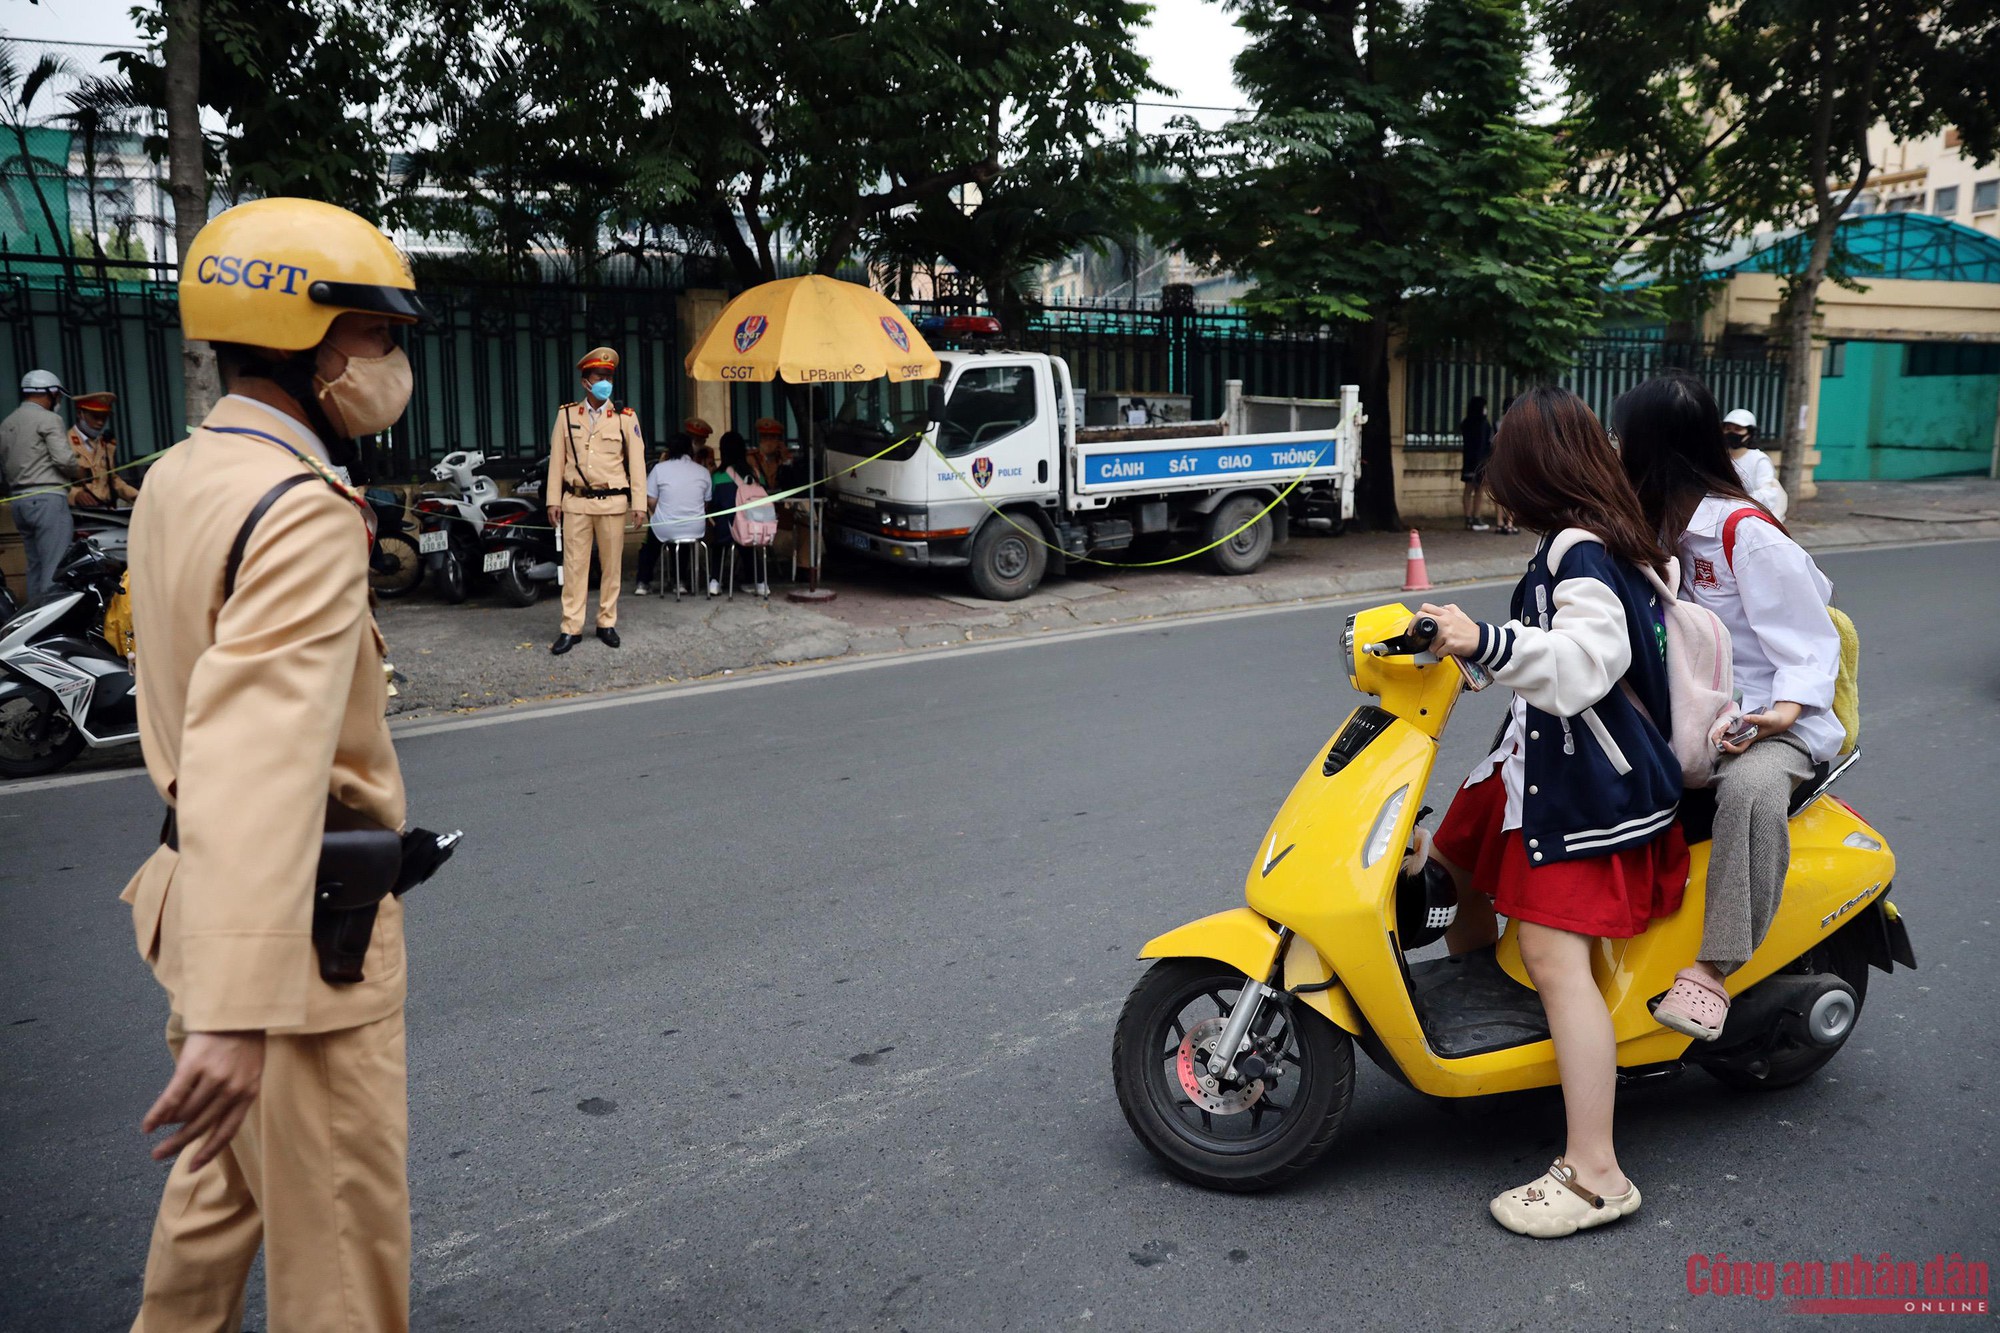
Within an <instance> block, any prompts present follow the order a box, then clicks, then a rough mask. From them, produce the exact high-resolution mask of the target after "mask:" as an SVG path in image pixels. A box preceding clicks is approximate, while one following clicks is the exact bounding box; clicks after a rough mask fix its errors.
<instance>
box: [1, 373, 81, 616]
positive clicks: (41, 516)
mask: <svg viewBox="0 0 2000 1333" xmlns="http://www.w3.org/2000/svg"><path fill="white" fill-rule="evenodd" d="M62 396H63V386H62V381H61V380H59V379H57V378H56V377H55V376H54V375H53V374H51V373H49V372H48V371H46V370H31V371H29V372H28V373H27V374H25V375H23V376H22V377H21V405H20V406H19V407H17V408H15V409H14V410H13V411H12V412H10V413H9V414H8V415H7V419H6V420H5V421H0V479H4V480H5V481H6V483H7V486H8V488H9V489H10V490H12V491H13V493H14V500H13V509H14V527H15V528H16V529H17V530H18V531H19V532H20V534H21V540H22V542H23V543H24V544H25V545H26V546H27V548H28V605H30V606H33V605H34V604H35V603H36V602H39V601H41V600H42V598H44V597H46V596H47V595H48V592H49V588H50V587H51V586H52V581H53V580H54V578H55V574H56V568H57V566H59V565H60V564H61V563H62V558H63V553H64V552H65V551H67V550H69V543H70V539H71V538H72V537H74V536H76V525H75V524H74V523H72V522H71V521H70V516H69V484H70V482H72V481H74V480H76V478H78V477H80V476H82V475H83V468H82V467H81V466H80V465H79V464H78V463H77V461H76V455H75V454H74V453H73V452H71V450H70V447H69V431H68V430H67V429H66V428H65V427H64V426H63V423H62V418H61V417H59V416H57V415H56V400H58V399H59V398H61V397H62Z"/></svg>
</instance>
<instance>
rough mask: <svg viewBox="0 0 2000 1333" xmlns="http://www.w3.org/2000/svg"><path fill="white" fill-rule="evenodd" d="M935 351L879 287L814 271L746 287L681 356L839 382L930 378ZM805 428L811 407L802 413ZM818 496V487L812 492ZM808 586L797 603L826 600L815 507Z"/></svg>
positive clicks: (728, 370)
mask: <svg viewBox="0 0 2000 1333" xmlns="http://www.w3.org/2000/svg"><path fill="white" fill-rule="evenodd" d="M940 369H941V367H940V366H939V364H938V359H937V353H936V352H933V351H932V350H931V347H930V344H929V343H927V342H925V341H924V338H923V335H922V334H920V333H918V332H917V331H916V330H915V329H914V328H912V327H910V319H909V316H907V315H905V314H904V313H903V312H902V310H901V309H900V308H898V307H897V306H896V305H895V304H894V303H893V302H891V301H890V300H889V299H888V298H887V297H885V296H883V295H882V294H881V293H880V292H877V291H873V290H870V289H869V288H867V287H863V286H860V285H859V284H857V283H852V282H842V281H840V280H839V279H838V278H825V277H821V276H819V275H818V274H812V275H809V276H807V277H803V278H783V279H780V280H779V281H777V282H767V283H764V284H762V285H761V286H757V287H752V288H751V289H750V290H749V291H747V292H745V293H743V295H741V296H739V297H737V298H736V299H735V300H734V301H731V302H730V303H729V304H728V305H727V306H725V307H723V311H722V314H721V315H720V316H719V317H718V318H717V319H716V321H715V323H714V324H713V325H712V326H711V327H710V328H709V330H708V332H707V333H706V334H704V335H703V336H702V339H701V341H700V342H699V343H697V344H695V348H694V350H693V351H691V352H689V353H688V354H687V372H688V374H690V375H692V376H693V377H694V378H695V379H698V380H721V381H722V382H723V383H725V384H766V383H769V382H770V381H771V380H774V379H783V380H785V381H786V382H788V383H791V384H804V385H807V386H812V385H815V384H845V383H852V382H856V381H861V380H873V379H880V378H882V377H883V376H884V375H886V376H888V377H889V378H890V379H891V380H894V381H902V380H926V379H935V378H936V377H937V375H938V372H939V370H940ZM806 425H807V429H808V430H811V428H812V413H811V411H810V410H808V411H807V413H806ZM814 443H815V441H813V440H811V439H808V441H807V446H806V477H807V479H808V481H809V482H811V483H812V484H813V485H814V486H815V487H817V484H818V483H817V479H816V478H815V477H814V476H813V472H814V469H815V466H816V464H815V460H814V457H813V454H814V450H813V447H812V446H813V444H814ZM815 494H816V491H815ZM806 552H807V566H806V567H807V571H808V574H809V582H810V586H809V587H808V588H807V590H806V591H804V592H802V593H801V592H796V591H795V592H793V593H792V594H790V595H791V597H792V598H793V599H794V600H796V601H827V600H831V598H832V597H833V593H832V592H831V591H829V590H828V589H825V588H822V587H820V586H819V505H818V504H817V503H813V504H809V505H807V507H806Z"/></svg>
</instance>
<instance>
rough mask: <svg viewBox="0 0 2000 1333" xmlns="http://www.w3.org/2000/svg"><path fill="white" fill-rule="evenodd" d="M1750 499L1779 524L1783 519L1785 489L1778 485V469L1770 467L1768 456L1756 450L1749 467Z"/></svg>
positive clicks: (1785, 502) (1785, 501)
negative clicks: (1769, 513)
mask: <svg viewBox="0 0 2000 1333" xmlns="http://www.w3.org/2000/svg"><path fill="white" fill-rule="evenodd" d="M1748 489H1749V491H1750V498H1751V499H1753V500H1755V501H1756V502H1757V503H1758V504H1761V505H1763V506H1764V508H1766V509H1768V510H1770V511H1771V513H1772V514H1774V515H1775V516H1776V517H1777V519H1778V521H1779V522H1781V523H1782V522H1783V521H1784V518H1785V508H1786V505H1787V503H1788V502H1787V500H1786V498H1785V488H1784V487H1783V486H1781V485H1779V484H1778V469H1776V468H1775V467H1772V466H1771V459H1770V456H1769V455H1768V454H1766V453H1764V451H1763V450H1761V449H1760V450H1758V451H1757V454H1756V457H1755V458H1754V459H1753V460H1752V462H1751V466H1750V485H1749V487H1748Z"/></svg>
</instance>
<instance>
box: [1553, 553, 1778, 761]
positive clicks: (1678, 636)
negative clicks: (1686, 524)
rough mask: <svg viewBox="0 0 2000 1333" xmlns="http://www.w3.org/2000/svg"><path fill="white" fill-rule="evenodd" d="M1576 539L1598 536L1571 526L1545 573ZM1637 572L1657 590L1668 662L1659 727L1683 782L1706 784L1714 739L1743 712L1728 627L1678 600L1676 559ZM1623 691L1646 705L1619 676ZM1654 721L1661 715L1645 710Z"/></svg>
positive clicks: (1714, 755) (1712, 615)
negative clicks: (1662, 569) (1662, 568)
mask: <svg viewBox="0 0 2000 1333" xmlns="http://www.w3.org/2000/svg"><path fill="white" fill-rule="evenodd" d="M1579 541H1595V542H1599V544H1600V545H1601V544H1602V542H1601V541H1600V539H1599V538H1598V537H1597V536H1596V535H1595V534H1594V533H1588V532H1585V531H1583V530H1582V529H1581V528H1570V529H1568V530H1566V531H1564V532H1562V533H1561V534H1559V535H1558V536H1557V537H1556V539H1555V541H1554V542H1553V543H1551V544H1550V546H1549V557H1548V563H1549V573H1550V574H1551V575H1553V574H1554V573H1555V571H1556V569H1557V568H1558V567H1559V566H1560V565H1561V563H1562V558H1563V556H1564V554H1566V553H1567V552H1568V550H1569V548H1570V547H1571V546H1574V545H1575V544H1576V543H1577V542H1579ZM1640 572H1642V573H1643V574H1645V576H1646V579H1647V581H1648V582H1650V583H1651V584H1652V585H1653V590H1654V591H1655V592H1656V593H1658V594H1659V599H1660V621H1661V625H1662V626H1663V629H1664V638H1665V643H1664V645H1663V646H1664V648H1665V652H1666V665H1667V701H1668V707H1669V709H1670V710H1671V712H1672V717H1671V718H1669V719H1668V720H1669V723H1670V725H1669V726H1666V727H1660V731H1661V732H1662V734H1663V735H1664V736H1665V737H1666V740H1667V743H1668V744H1669V745H1671V746H1672V747H1673V751H1674V758H1675V759H1677V760H1679V761H1680V766H1681V784H1682V785H1683V786H1686V787H1705V786H1707V785H1708V784H1709V783H1711V782H1713V781H1714V780H1715V765H1716V761H1717V760H1718V759H1720V758H1721V755H1720V754H1719V753H1718V752H1717V750H1716V748H1715V742H1716V740H1717V738H1718V737H1720V736H1721V735H1722V733H1723V732H1724V731H1725V730H1727V729H1728V727H1729V723H1730V720H1731V719H1732V718H1734V717H1736V716H1737V715H1738V714H1739V713H1741V712H1742V709H1740V708H1738V707H1737V706H1736V669H1735V667H1734V665H1733V664H1732V661H1731V658H1730V642H1729V627H1728V626H1727V625H1724V624H1723V623H1722V620H1721V618H1720V617H1719V616H1717V615H1716V614H1715V612H1713V611H1711V610H1709V609H1708V608H1707V607H1705V606H1698V605H1696V604H1695V603H1693V602H1685V601H1682V600H1681V599H1680V598H1679V597H1678V596H1676V595H1675V592H1674V589H1675V588H1676V587H1678V586H1679V583H1680V562H1679V561H1678V560H1675V559H1674V558H1673V557H1671V556H1669V557H1668V558H1667V574H1666V577H1665V578H1662V577H1661V576H1660V575H1659V573H1658V572H1657V571H1656V570H1654V569H1653V567H1652V566H1650V565H1642V566H1640ZM1620 683H1621V685H1622V687H1623V688H1624V690H1625V693H1626V697H1627V698H1629V699H1631V700H1632V702H1633V704H1634V706H1636V707H1637V708H1638V709H1639V711H1640V712H1641V713H1645V712H1646V708H1645V705H1644V704H1642V703H1640V702H1639V696H1638V695H1637V694H1636V693H1634V692H1633V690H1632V687H1631V686H1630V685H1629V684H1625V683H1624V682H1620ZM1648 720H1649V721H1651V722H1652V723H1653V725H1654V726H1656V727H1658V726H1659V721H1658V719H1656V718H1652V717H1651V716H1650V715H1648Z"/></svg>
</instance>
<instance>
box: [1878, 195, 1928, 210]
mask: <svg viewBox="0 0 2000 1333" xmlns="http://www.w3.org/2000/svg"><path fill="white" fill-rule="evenodd" d="M1923 203H1924V197H1923V196H1922V195H1920V194H1899V195H1897V196H1896V197H1895V198H1894V199H1891V200H1890V201H1889V204H1888V207H1887V208H1885V209H1884V210H1883V211H1884V212H1887V213H1914V212H1916V211H1917V210H1918V209H1919V208H1922V207H1923Z"/></svg>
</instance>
